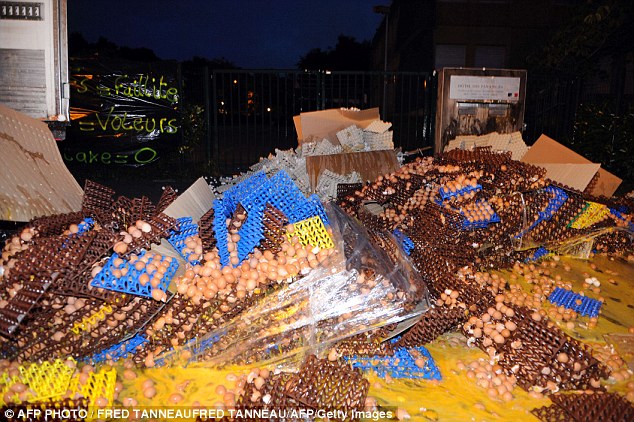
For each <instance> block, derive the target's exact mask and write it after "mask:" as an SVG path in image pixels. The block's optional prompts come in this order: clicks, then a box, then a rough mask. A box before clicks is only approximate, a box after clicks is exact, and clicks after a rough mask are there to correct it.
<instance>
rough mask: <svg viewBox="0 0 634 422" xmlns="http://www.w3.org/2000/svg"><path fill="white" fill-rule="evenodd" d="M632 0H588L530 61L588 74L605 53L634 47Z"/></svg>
mask: <svg viewBox="0 0 634 422" xmlns="http://www.w3.org/2000/svg"><path fill="white" fill-rule="evenodd" d="M633 3H634V2H633V1H632V0H587V1H586V3H585V4H584V5H582V6H580V7H579V8H578V11H577V13H576V14H574V15H573V16H571V19H570V21H569V22H568V24H567V25H565V26H563V27H562V28H561V29H560V30H559V31H557V32H556V33H555V35H554V36H553V38H552V39H551V40H550V42H549V43H547V44H546V45H545V47H544V48H543V49H542V51H540V52H539V53H537V54H535V55H533V56H531V57H529V62H530V63H532V64H534V65H535V66H537V67H539V68H542V69H543V68H545V69H550V70H556V71H563V72H569V73H575V74H577V75H585V74H588V73H592V72H594V71H596V65H597V62H598V61H597V58H598V57H599V56H601V55H620V54H624V53H626V52H631V51H632V49H633V48H634V31H633V30H632V25H633V23H634V20H633V18H634V16H633V13H632V10H633V6H632V5H633Z"/></svg>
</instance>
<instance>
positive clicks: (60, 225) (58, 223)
mask: <svg viewBox="0 0 634 422" xmlns="http://www.w3.org/2000/svg"><path fill="white" fill-rule="evenodd" d="M83 217H84V216H83V214H82V212H81V211H76V212H71V213H66V214H55V215H48V216H44V217H37V218H34V219H33V220H31V221H29V223H28V224H27V226H26V227H30V228H33V229H34V230H35V232H36V236H39V237H47V236H53V235H58V234H61V233H62V232H64V230H66V229H68V227H69V226H70V225H71V224H78V223H79V222H81V221H82V219H83Z"/></svg>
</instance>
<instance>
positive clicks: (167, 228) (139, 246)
mask: <svg viewBox="0 0 634 422" xmlns="http://www.w3.org/2000/svg"><path fill="white" fill-rule="evenodd" d="M145 222H146V223H148V224H149V225H150V227H151V231H150V232H148V233H145V232H142V235H141V237H139V238H133V239H132V243H130V245H129V246H128V250H127V252H126V253H124V254H122V255H121V256H122V257H128V256H130V255H132V254H137V255H138V254H140V253H141V252H142V251H143V250H144V249H146V250H148V249H150V248H151V246H152V244H156V245H159V244H160V243H161V239H167V238H169V236H170V233H171V232H172V231H175V230H178V221H177V220H176V219H175V218H172V217H170V216H168V215H166V214H164V213H160V214H158V215H155V216H153V217H151V218H149V219H147V220H145Z"/></svg>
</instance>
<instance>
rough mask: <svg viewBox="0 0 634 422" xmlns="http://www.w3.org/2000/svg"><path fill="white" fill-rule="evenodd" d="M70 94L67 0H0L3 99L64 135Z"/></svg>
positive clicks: (59, 136)
mask: <svg viewBox="0 0 634 422" xmlns="http://www.w3.org/2000/svg"><path fill="white" fill-rule="evenodd" d="M69 94H70V89H69V83H68V36H67V28H66V0H37V1H32V0H20V1H0V103H2V104H4V105H6V106H8V107H10V108H12V109H14V110H17V111H20V112H22V113H25V114H27V115H29V116H31V117H34V118H37V119H40V120H43V121H45V122H47V123H48V125H49V127H50V128H51V130H52V131H53V134H54V135H55V138H56V139H58V140H62V139H64V137H65V128H66V126H67V125H68V122H69V96H70V95H69Z"/></svg>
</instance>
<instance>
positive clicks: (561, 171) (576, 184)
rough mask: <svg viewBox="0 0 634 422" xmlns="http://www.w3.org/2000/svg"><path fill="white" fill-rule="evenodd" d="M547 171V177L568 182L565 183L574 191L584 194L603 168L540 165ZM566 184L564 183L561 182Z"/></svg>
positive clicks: (581, 165) (576, 165)
mask: <svg viewBox="0 0 634 422" xmlns="http://www.w3.org/2000/svg"><path fill="white" fill-rule="evenodd" d="M539 166H540V167H543V168H545V169H546V177H548V178H549V179H551V180H555V181H558V182H559V181H562V180H567V181H568V183H565V184H566V185H567V186H570V187H571V188H573V189H577V190H578V191H581V192H583V191H584V190H585V189H586V187H587V186H588V185H589V184H590V182H591V181H592V178H593V177H594V175H595V174H597V171H599V169H600V168H601V164H594V163H593V164H559V163H540V164H539ZM561 183H564V182H561Z"/></svg>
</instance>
